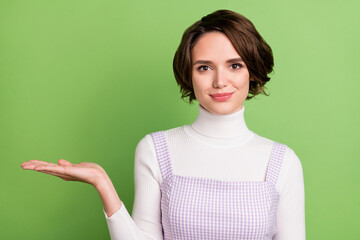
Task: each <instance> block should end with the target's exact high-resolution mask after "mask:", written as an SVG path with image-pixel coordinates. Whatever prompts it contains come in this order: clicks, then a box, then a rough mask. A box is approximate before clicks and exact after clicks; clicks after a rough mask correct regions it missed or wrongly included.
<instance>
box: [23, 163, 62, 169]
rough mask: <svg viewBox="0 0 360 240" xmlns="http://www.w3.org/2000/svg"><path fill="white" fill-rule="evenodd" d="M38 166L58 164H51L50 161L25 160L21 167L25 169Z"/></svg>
mask: <svg viewBox="0 0 360 240" xmlns="http://www.w3.org/2000/svg"><path fill="white" fill-rule="evenodd" d="M37 166H58V165H57V164H49V163H46V164H44V163H40V162H25V163H23V164H21V167H22V168H23V169H31V170H34V168H35V167H37Z"/></svg>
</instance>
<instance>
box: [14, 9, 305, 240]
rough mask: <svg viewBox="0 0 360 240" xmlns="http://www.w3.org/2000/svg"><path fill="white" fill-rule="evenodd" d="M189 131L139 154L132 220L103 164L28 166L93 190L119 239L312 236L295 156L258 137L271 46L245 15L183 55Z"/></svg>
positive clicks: (160, 136)
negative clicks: (193, 112)
mask: <svg viewBox="0 0 360 240" xmlns="http://www.w3.org/2000/svg"><path fill="white" fill-rule="evenodd" d="M173 67H174V74H175V78H176V80H177V83H178V84H179V86H180V89H181V92H182V97H183V98H189V102H190V103H191V102H192V101H193V100H195V99H196V100H197V101H198V102H199V115H198V116H197V118H196V120H195V121H194V122H193V123H192V124H190V125H185V126H181V127H177V128H173V129H169V130H166V131H159V132H155V133H151V134H148V135H146V136H145V137H144V138H143V139H141V141H140V142H139V143H138V145H137V147H136V153H135V201H134V207H133V212H132V217H131V216H130V215H129V213H128V211H127V209H126V208H125V206H124V205H123V203H122V202H121V200H120V199H119V197H118V195H117V193H116V191H115V189H114V187H113V185H112V183H111V180H110V178H109V177H108V176H107V174H106V172H105V171H104V170H103V169H102V168H101V167H100V166H99V165H97V164H95V163H87V162H83V163H79V164H71V163H70V162H68V161H66V160H63V159H60V160H59V161H58V164H53V163H48V162H44V161H38V160H31V161H28V162H24V163H23V164H22V165H21V166H22V167H23V169H32V170H35V171H39V172H43V173H47V174H51V175H55V176H58V177H60V178H62V179H64V180H70V181H82V182H86V183H89V184H91V185H93V186H94V187H95V188H96V190H97V191H98V192H99V195H100V197H101V200H102V202H103V204H104V213H105V218H106V220H107V223H108V227H109V230H110V235H111V238H112V239H113V240H114V239H277V240H290V239H291V240H294V239H299V240H300V239H302V240H303V239H305V213H304V183H303V174H302V166H301V163H300V161H299V159H298V157H297V156H296V154H295V153H294V151H293V150H292V149H290V148H289V147H287V146H286V145H284V144H281V143H277V142H274V141H272V140H270V139H266V138H264V137H261V136H259V135H257V134H255V133H254V132H252V131H250V130H249V129H248V128H247V126H246V124H245V121H244V111H245V108H244V106H243V102H244V101H245V100H247V99H251V98H252V97H253V96H255V95H257V94H260V93H263V94H265V95H266V93H265V92H264V85H265V84H266V82H268V81H269V80H270V78H269V77H268V74H269V73H270V72H272V68H273V56H272V51H271V48H270V47H269V46H268V44H267V43H266V42H265V41H264V40H263V38H262V37H261V36H260V34H259V33H258V32H257V30H256V28H255V26H254V25H253V24H252V23H251V22H250V21H249V20H248V19H247V18H245V17H244V16H242V15H240V14H238V13H235V12H232V11H229V10H219V11H215V12H213V13H211V14H209V15H207V16H205V17H203V18H202V19H201V20H199V21H197V22H196V23H194V24H193V25H192V26H190V27H189V28H188V29H187V30H186V31H185V33H184V35H183V38H182V40H181V43H180V46H179V48H178V50H177V52H176V54H175V57H174V62H173Z"/></svg>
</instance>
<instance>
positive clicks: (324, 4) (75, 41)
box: [0, 0, 360, 240]
mask: <svg viewBox="0 0 360 240" xmlns="http://www.w3.org/2000/svg"><path fill="white" fill-rule="evenodd" d="M220 2H221V3H220ZM359 5H360V4H359V1H356V0H354V1H342V2H340V1H325V0H324V1H317V0H312V1H308V0H307V1H288V0H276V1H243V0H236V1H235V0H234V1H225V0H223V1H215V0H207V1H190V0H186V1H173V0H166V1H146V0H143V1H121V0H118V1H115V0H112V1H111V0H71V1H70V0H62V1H47V0H43V1H40V0H32V1H27V0H11V1H5V0H1V1H0V84H1V85H0V86H1V87H0V104H1V105H0V107H1V114H0V131H1V133H0V147H1V151H0V154H1V158H0V159H1V170H0V171H1V172H0V180H1V182H0V187H1V198H0V201H1V202H0V212H1V216H0V226H1V230H0V239H109V233H108V229H107V225H106V221H105V217H104V214H103V212H102V204H101V201H100V198H99V196H98V195H97V192H96V191H95V189H93V188H92V187H91V186H90V185H87V184H84V183H77V182H64V181H63V180H61V179H58V178H56V177H53V176H48V175H45V174H41V173H36V172H34V171H24V170H22V169H21V168H20V164H21V162H24V161H27V160H31V159H39V160H44V161H50V162H56V161H57V160H58V159H60V158H64V159H66V160H69V161H71V162H74V163H76V162H81V161H88V162H96V163H98V164H100V165H101V166H102V167H103V168H104V169H105V170H106V171H107V172H108V174H109V176H110V177H111V179H112V181H113V183H114V185H115V187H116V189H117V191H118V194H119V196H120V198H121V200H122V201H123V202H124V203H125V204H126V206H127V209H129V211H131V209H132V204H133V198H134V183H133V166H134V152H135V147H136V144H137V143H138V141H139V140H140V139H141V138H142V137H144V136H145V135H146V134H148V133H150V132H153V131H157V130H165V129H169V128H173V127H177V126H180V125H184V124H189V123H191V122H192V121H193V120H194V119H195V117H196V115H197V110H198V109H197V103H195V104H193V105H192V106H189V105H188V104H186V103H185V102H183V101H182V100H181V99H180V93H179V88H178V86H177V85H176V82H175V79H174V76H173V73H172V58H173V55H174V53H175V50H176V48H177V46H178V44H179V42H180V38H181V36H182V33H183V31H184V30H185V29H186V28H187V27H188V26H190V25H191V24H192V23H193V22H195V21H197V20H198V19H200V18H201V17H202V16H204V15H206V14H208V13H210V12H213V11H215V10H217V9H230V10H234V11H237V12H239V13H242V14H243V15H245V16H246V17H248V18H249V19H250V20H251V21H252V22H253V23H254V24H255V26H256V27H257V29H258V30H259V32H260V33H261V34H262V36H263V37H264V38H265V40H266V41H267V42H268V43H269V44H270V46H271V47H272V49H273V52H274V58H275V72H274V74H272V80H271V81H270V82H269V83H268V85H267V89H268V92H269V93H270V96H269V97H266V96H259V97H257V98H256V99H253V100H250V101H248V102H246V103H245V107H246V112H245V118H246V123H247V125H248V127H249V129H251V130H252V131H254V132H256V133H257V134H259V135H262V136H264V137H267V138H270V139H272V140H275V141H279V142H282V143H285V144H287V145H288V146H289V147H291V148H292V149H293V150H294V151H295V152H296V154H297V155H298V157H299V158H300V160H301V162H302V166H303V170H304V179H305V197H306V231H307V239H314V240H318V239H327V240H331V239H334V240H335V239H358V236H359V235H360V228H359V227H358V225H359V220H358V216H359V214H360V210H359V205H360V201H359V197H360V193H359V183H360V177H359V176H360V175H359V174H358V169H359V167H360V164H359V160H360V150H359V148H358V145H359V143H360V137H359V136H360V134H359V133H360V131H359V130H360V129H359V123H360V111H359V103H360V101H359V100H360V95H359V87H360V83H359V77H358V76H359V75H358V71H359V60H358V57H359V42H360V41H359V40H360V39H359V36H360V33H359V27H358V25H359V23H360V17H359V16H360V15H359V14H358V12H359V10H360V9H359Z"/></svg>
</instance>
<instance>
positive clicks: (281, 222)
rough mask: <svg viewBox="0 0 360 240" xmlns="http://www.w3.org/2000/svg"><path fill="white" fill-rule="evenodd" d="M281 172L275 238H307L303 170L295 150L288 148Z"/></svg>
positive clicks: (293, 239) (301, 239) (298, 239)
mask: <svg viewBox="0 0 360 240" xmlns="http://www.w3.org/2000/svg"><path fill="white" fill-rule="evenodd" d="M287 150H288V151H287V153H286V155H285V158H284V162H283V164H284V165H283V166H282V171H281V172H280V174H279V181H278V183H279V194H280V198H279V205H278V209H277V216H276V224H277V233H276V235H275V237H274V240H288V239H291V240H304V239H305V200H304V199H305V198H304V179H303V170H302V166H301V162H300V160H299V158H298V157H297V156H296V154H295V152H294V151H293V150H292V149H290V148H288V149H287Z"/></svg>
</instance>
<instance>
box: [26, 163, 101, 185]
mask: <svg viewBox="0 0 360 240" xmlns="http://www.w3.org/2000/svg"><path fill="white" fill-rule="evenodd" d="M21 167H22V168H23V169H26V170H28V169H29V170H35V171H37V172H42V173H46V174H50V175H53V176H57V177H59V178H61V179H63V180H65V181H79V182H85V183H89V184H92V185H94V184H95V182H96V181H97V180H98V179H99V178H101V177H104V176H106V172H105V170H104V169H103V168H102V167H100V166H99V165H98V164H96V163H91V162H81V163H77V164H71V163H70V162H69V161H66V160H64V159H60V160H59V161H58V164H55V163H49V162H45V161H40V160H30V161H27V162H23V163H22V164H21Z"/></svg>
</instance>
